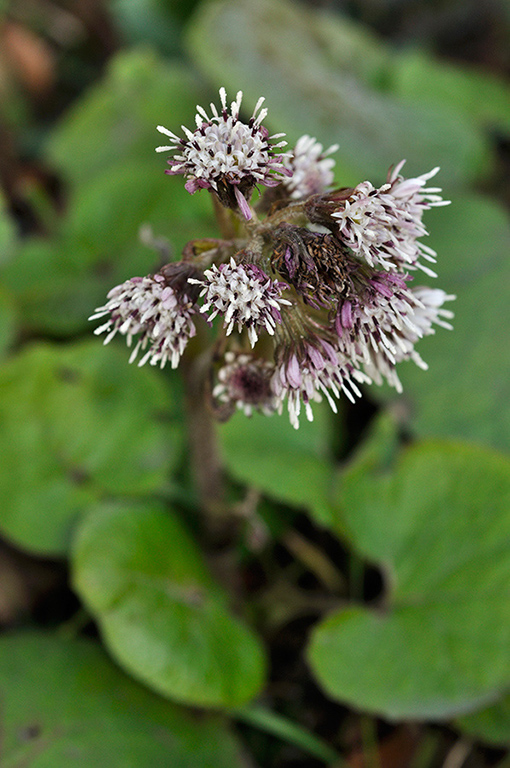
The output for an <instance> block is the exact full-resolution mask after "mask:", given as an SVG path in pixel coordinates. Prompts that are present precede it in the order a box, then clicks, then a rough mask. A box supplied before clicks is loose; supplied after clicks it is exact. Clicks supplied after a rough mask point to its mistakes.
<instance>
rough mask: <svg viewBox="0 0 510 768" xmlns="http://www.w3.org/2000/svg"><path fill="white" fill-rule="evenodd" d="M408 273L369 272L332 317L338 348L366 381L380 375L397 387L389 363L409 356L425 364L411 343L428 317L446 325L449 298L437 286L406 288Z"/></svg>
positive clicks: (429, 323) (424, 330)
mask: <svg viewBox="0 0 510 768" xmlns="http://www.w3.org/2000/svg"><path fill="white" fill-rule="evenodd" d="M409 279H410V278H409V276H408V275H405V276H402V275H397V274H394V273H385V272H379V273H374V274H373V275H372V277H371V278H370V279H369V280H368V281H367V283H366V285H365V288H364V289H363V290H361V289H360V290H359V293H357V294H353V295H351V296H349V297H348V298H347V299H346V300H345V301H344V302H343V303H342V304H341V306H340V308H339V312H338V315H337V318H336V323H335V326H336V330H337V332H338V336H339V348H340V350H341V351H342V353H343V354H344V355H345V356H346V357H347V358H348V359H350V360H351V361H352V363H353V364H354V365H356V366H360V365H361V366H362V367H363V370H364V372H365V373H366V374H367V376H368V377H369V378H370V379H371V380H372V381H374V382H375V383H377V384H381V383H382V381H383V379H386V380H387V381H388V383H389V384H390V385H391V386H394V387H395V388H396V389H397V390H398V391H402V385H401V383H400V380H399V378H398V375H397V373H396V370H395V366H396V365H397V363H399V362H401V361H402V360H407V359H412V360H414V361H415V362H416V363H417V364H418V365H419V366H420V367H421V368H424V369H426V367H427V366H426V364H425V363H424V362H423V360H422V359H421V357H420V356H419V354H418V353H417V352H416V350H415V349H414V345H415V344H416V342H417V341H419V339H421V338H422V337H423V336H428V335H430V334H432V333H434V328H433V324H434V323H435V324H439V325H442V326H443V327H445V328H451V325H450V324H449V323H448V322H447V319H451V318H452V317H453V313H452V312H450V311H449V310H446V309H442V305H443V303H444V302H445V301H450V300H452V299H454V298H455V297H454V296H448V295H447V294H446V293H445V292H444V291H440V290H434V289H430V288H415V289H413V288H410V287H408V286H407V284H406V283H407V281H408V280H409ZM443 318H444V319H443Z"/></svg>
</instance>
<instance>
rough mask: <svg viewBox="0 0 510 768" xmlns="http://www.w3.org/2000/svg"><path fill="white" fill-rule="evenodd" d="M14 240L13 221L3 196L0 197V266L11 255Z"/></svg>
mask: <svg viewBox="0 0 510 768" xmlns="http://www.w3.org/2000/svg"><path fill="white" fill-rule="evenodd" d="M15 240H16V229H15V225H14V221H13V220H12V218H11V217H10V216H9V214H8V212H7V206H6V203H5V200H4V197H3V195H0V264H3V263H4V262H6V261H7V260H8V259H9V258H10V257H11V255H12V252H13V249H14V244H15Z"/></svg>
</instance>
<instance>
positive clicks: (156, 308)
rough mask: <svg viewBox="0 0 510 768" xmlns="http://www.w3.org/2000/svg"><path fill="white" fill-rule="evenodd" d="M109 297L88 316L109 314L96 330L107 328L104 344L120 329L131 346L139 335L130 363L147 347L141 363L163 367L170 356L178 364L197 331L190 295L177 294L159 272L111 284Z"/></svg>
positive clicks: (172, 361) (174, 365)
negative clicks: (118, 283) (115, 284)
mask: <svg viewBox="0 0 510 768" xmlns="http://www.w3.org/2000/svg"><path fill="white" fill-rule="evenodd" d="M107 298H108V301H107V302H106V304H105V305H104V306H102V307H98V308H97V309H96V311H95V313H94V314H93V315H92V316H91V317H90V318H89V320H96V319H98V318H100V317H105V316H106V315H109V319H108V320H107V321H106V322H105V323H104V324H103V325H101V326H99V328H96V330H95V331H94V333H95V334H100V333H105V332H106V333H107V336H106V338H105V340H104V343H105V344H108V342H110V341H111V340H112V339H113V337H114V336H115V335H116V334H117V333H120V334H122V335H123V336H126V340H127V345H128V347H130V346H131V344H132V341H133V337H134V336H137V335H139V336H140V337H139V339H138V341H137V343H136V345H135V347H134V349H133V351H132V353H131V357H130V358H129V362H130V363H131V362H133V360H135V358H136V357H137V355H138V352H139V351H140V350H142V351H144V350H147V351H146V352H145V354H144V355H143V356H142V358H141V359H140V361H139V362H138V365H144V363H146V362H147V361H149V362H150V363H151V365H156V364H158V363H159V364H160V366H161V368H163V366H164V365H165V364H166V363H167V362H168V360H170V363H171V366H172V368H177V366H178V364H179V361H180V358H181V355H182V353H183V352H184V350H185V348H186V345H187V343H188V341H189V339H190V338H191V337H192V336H194V335H195V333H196V329H195V326H194V324H193V320H192V319H191V318H192V315H193V314H194V313H195V311H196V310H195V309H194V303H193V302H192V301H191V300H190V299H189V297H188V296H187V295H186V294H182V295H178V294H177V293H176V292H175V291H174V289H173V288H172V287H171V286H170V285H168V284H167V281H166V279H165V277H164V276H163V275H161V274H156V275H154V276H149V277H132V278H131V279H130V280H126V282H125V283H122V284H121V285H117V286H116V287H115V288H112V290H111V291H110V292H109V294H108V297H107Z"/></svg>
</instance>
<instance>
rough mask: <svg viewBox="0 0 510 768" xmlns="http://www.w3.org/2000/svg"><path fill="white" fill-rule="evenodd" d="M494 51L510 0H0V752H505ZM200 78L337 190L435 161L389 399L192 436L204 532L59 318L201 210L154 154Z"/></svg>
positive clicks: (278, 762) (171, 247) (208, 90)
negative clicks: (241, 103) (430, 296)
mask: <svg viewBox="0 0 510 768" xmlns="http://www.w3.org/2000/svg"><path fill="white" fill-rule="evenodd" d="M509 74H510V4H509V3H508V2H507V0H485V1H484V2H479V0H478V1H477V2H475V0H336V2H335V1H334V0H331V2H326V1H324V2H297V1H295V0H202V1H201V2H198V1H197V0H193V1H190V0H110V2H108V0H12V1H11V2H9V0H3V2H0V184H1V190H2V199H1V204H0V358H1V365H0V412H1V419H0V450H1V461H0V499H1V502H0V504H1V510H0V532H1V534H2V540H1V542H0V624H1V627H2V629H3V630H4V631H3V634H2V636H1V637H0V702H1V706H0V766H1V768H20V767H21V766H23V767H25V766H26V767H27V768H68V767H69V766H74V765H76V766H87V767H88V766H90V767H92V766H98V767H99V766H104V765H106V764H108V765H110V766H112V768H117V767H118V768H121V767H122V768H124V766H133V768H135V767H136V768H138V766H140V768H143V766H145V765H147V766H151V767H152V766H162V767H164V766H169V767H170V766H172V767H174V766H179V768H181V767H183V768H188V766H189V768H208V767H209V766H213V765H214V766H215V767H216V768H222V767H223V766H225V768H235V767H236V766H239V768H242V767H243V768H244V767H245V766H264V767H266V766H267V768H304V767H305V766H310V768H313V767H314V766H316V765H317V766H319V765H324V764H327V765H331V766H337V768H338V767H339V766H343V765H349V766H355V767H356V766H366V767H367V768H375V766H379V768H404V767H405V766H410V768H429V767H430V768H434V766H444V768H460V766H461V765H466V766H468V768H469V766H471V768H485V767H489V766H503V765H508V764H509V763H508V762H506V761H508V752H507V750H508V747H509V746H510V695H507V692H508V691H510V550H509V546H508V544H509V541H510V461H509V458H508V448H509V436H510V345H509V343H508V333H509V323H508V317H509V316H508V290H509V286H510V260H509V258H508V255H509V251H510V219H509V216H508V206H509V203H510V183H509V178H510V173H509V172H510V80H509ZM221 85H224V86H226V88H227V91H228V92H229V93H230V94H234V93H235V91H236V90H238V89H242V90H243V91H244V93H245V103H246V105H247V108H249V106H250V105H251V104H252V103H254V102H255V101H256V99H257V98H258V97H259V96H260V95H261V94H263V95H265V96H266V100H267V106H268V108H269V115H268V119H267V123H268V126H269V128H270V129H271V130H272V131H280V130H283V131H286V133H287V134H288V137H289V141H290V142H291V143H293V142H294V141H295V140H296V139H297V138H298V137H299V136H300V135H302V134H303V133H309V134H311V135H313V136H316V137H317V139H318V140H319V141H321V142H322V143H323V144H324V145H325V146H328V145H329V144H332V143H338V144H339V145H340V148H339V150H338V152H337V154H336V159H337V165H336V181H337V183H338V185H339V186H348V185H355V184H356V183H358V182H359V181H361V180H363V179H365V178H369V179H370V180H371V181H373V183H374V184H376V185H379V184H381V183H382V182H383V181H384V178H385V175H386V171H387V168H388V167H389V166H390V165H392V164H394V163H396V162H398V161H399V160H400V159H402V158H404V157H405V158H406V159H407V165H406V173H407V175H416V174H420V173H423V172H425V171H427V170H429V169H430V168H432V167H434V166H436V165H440V166H441V173H440V175H439V177H438V180H439V182H438V183H440V184H441V185H442V186H443V188H444V193H445V197H446V198H449V199H451V200H452V201H453V202H452V205H451V206H449V207H447V208H440V209H436V210H433V211H431V212H430V213H429V214H428V215H427V222H426V223H427V225H428V227H429V229H430V232H431V234H430V238H429V243H430V245H431V246H432V247H433V248H435V249H436V250H437V252H438V254H439V258H438V270H437V271H438V274H439V278H438V281H437V284H438V286H439V287H441V288H443V289H444V290H446V291H447V292H448V293H455V294H457V297H458V298H457V301H456V302H455V314H456V317H455V330H454V332H452V333H449V332H446V331H440V332H439V333H438V334H437V335H436V336H434V337H433V338H428V339H425V340H424V341H423V342H421V343H420V349H419V351H420V353H421V354H422V356H423V357H424V359H425V360H426V361H427V362H428V364H429V370H428V371H427V372H423V371H421V370H419V369H418V368H417V367H415V366H413V365H412V363H407V364H404V365H403V366H401V370H400V371H399V375H401V379H402V382H403V384H404V394H403V395H400V396H399V395H396V393H395V392H394V391H393V390H390V389H389V388H377V387H372V388H371V389H370V390H368V391H366V392H365V396H364V398H363V400H362V401H360V402H359V403H357V404H355V405H351V404H350V403H348V402H343V401H342V402H341V404H340V412H339V414H338V415H337V416H334V415H333V414H331V413H330V412H329V410H328V409H327V408H323V407H322V406H321V407H318V408H316V409H315V420H314V422H313V423H303V424H302V425H301V428H300V430H299V431H297V432H296V431H294V430H293V429H292V428H291V427H290V425H289V424H288V422H287V419H286V417H285V416H284V417H282V418H279V417H277V416H275V417H272V418H270V419H269V418H265V417H258V416H254V417H253V418H252V419H246V418H245V417H244V416H243V415H239V414H238V415H236V416H235V417H233V418H232V419H231V421H229V422H228V423H226V424H224V425H222V426H221V427H219V428H218V438H219V440H220V443H221V449H222V456H223V461H224V465H225V471H226V477H227V488H228V498H229V504H230V513H231V519H230V526H229V533H228V535H225V534H224V535H223V536H222V537H220V539H218V536H216V535H214V534H213V532H212V531H211V530H210V528H209V527H208V526H207V524H206V522H204V518H203V516H202V514H201V510H200V508H199V501H198V499H199V497H198V494H197V490H196V488H195V485H194V478H193V473H192V471H191V470H190V466H189V456H188V454H189V446H188V442H187V437H186V423H185V416H184V412H185V407H184V401H185V398H184V397H183V384H182V382H181V380H180V378H179V375H178V372H168V371H163V372H160V371H157V370H154V369H147V368H143V369H138V368H136V367H135V368H131V367H129V366H128V365H127V354H126V350H125V348H123V345H122V343H114V344H111V345H109V346H107V347H103V346H102V345H101V343H100V341H99V340H97V339H96V340H94V339H93V338H91V328H90V326H89V323H88V322H87V317H88V316H89V315H90V314H91V313H92V311H93V309H94V308H95V307H96V306H98V305H100V304H102V303H103V300H104V297H105V295H106V293H107V292H108V290H109V289H110V288H111V287H112V286H113V285H115V284H117V283H119V282H122V281H123V280H125V279H127V278H129V277H131V276H133V275H144V274H147V273H148V272H151V271H153V270H154V269H156V268H157V267H158V264H160V263H161V259H162V258H166V260H168V259H169V258H174V259H178V258H179V254H180V252H181V250H182V248H183V246H184V244H185V243H186V242H187V241H188V240H190V239H192V238H196V237H208V236H214V235H215V234H216V228H215V227H216V225H215V221H214V217H213V215H212V210H211V207H210V200H209V198H208V196H207V195H206V194H205V193H201V194H196V195H194V196H190V195H188V194H187V193H186V192H185V190H184V189H183V185H182V180H181V179H177V178H175V177H165V176H164V175H163V173H162V171H163V166H164V163H163V164H162V159H161V157H158V156H157V155H156V154H155V153H154V151H153V148H154V146H155V145H156V144H157V143H158V141H157V133H156V131H155V126H156V125H157V124H161V123H162V124H164V125H166V126H168V127H169V128H171V129H172V130H178V128H179V126H180V125H181V124H185V125H192V124H193V120H194V114H195V105H196V104H204V105H207V103H208V102H209V101H210V100H215V99H216V95H217V90H218V88H219V87H220V86H221ZM108 657H109V658H108Z"/></svg>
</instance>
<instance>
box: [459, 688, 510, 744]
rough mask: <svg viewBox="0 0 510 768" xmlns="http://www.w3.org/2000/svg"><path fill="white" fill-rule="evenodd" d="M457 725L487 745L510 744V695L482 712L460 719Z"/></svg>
mask: <svg viewBox="0 0 510 768" xmlns="http://www.w3.org/2000/svg"><path fill="white" fill-rule="evenodd" d="M455 725H456V727H457V728H460V729H461V731H463V732H464V733H467V734H468V736H471V737H473V738H475V739H478V740H480V741H484V742H487V744H493V745H494V746H506V745H508V744H510V695H507V696H505V698H503V699H502V700H501V701H499V702H497V703H496V704H494V705H493V706H491V707H486V709H482V710H481V711H480V712H473V714H471V715H465V716H464V717H460V718H459V719H458V720H457V721H456V723H455Z"/></svg>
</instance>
